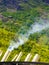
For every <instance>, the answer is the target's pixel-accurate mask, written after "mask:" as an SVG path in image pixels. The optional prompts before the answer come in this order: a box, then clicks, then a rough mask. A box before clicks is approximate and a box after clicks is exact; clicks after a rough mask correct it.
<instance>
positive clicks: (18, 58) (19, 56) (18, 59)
mask: <svg viewBox="0 0 49 65" xmlns="http://www.w3.org/2000/svg"><path fill="white" fill-rule="evenodd" d="M22 54H23V53H22V52H20V53H19V55H18V57H17V59H16V60H15V61H20V58H21V57H22Z"/></svg>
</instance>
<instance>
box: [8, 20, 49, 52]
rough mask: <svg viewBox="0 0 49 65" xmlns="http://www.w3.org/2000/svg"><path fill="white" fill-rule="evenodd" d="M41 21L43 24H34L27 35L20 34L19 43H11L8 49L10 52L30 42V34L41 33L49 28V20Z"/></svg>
mask: <svg viewBox="0 0 49 65" xmlns="http://www.w3.org/2000/svg"><path fill="white" fill-rule="evenodd" d="M39 21H40V22H41V23H40V22H39V23H37V22H35V23H34V24H32V25H31V27H30V29H29V30H28V32H27V33H26V34H24V35H23V34H20V37H18V41H17V42H14V41H11V43H10V46H9V48H8V49H9V50H10V51H12V50H13V49H14V48H18V47H19V46H20V45H22V44H24V43H25V42H26V41H27V40H28V37H29V36H30V34H34V33H35V32H40V31H42V30H44V29H47V28H49V20H43V19H41V20H39Z"/></svg>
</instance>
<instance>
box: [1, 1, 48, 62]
mask: <svg viewBox="0 0 49 65" xmlns="http://www.w3.org/2000/svg"><path fill="white" fill-rule="evenodd" d="M48 2H49V1H48V0H20V1H19V0H0V50H2V51H3V54H2V56H1V57H0V60H1V59H2V57H3V55H4V53H5V51H6V50H7V48H8V47H9V45H10V42H11V40H13V41H16V42H17V38H18V37H19V36H20V35H25V34H26V33H27V32H28V31H29V30H30V27H31V25H34V23H39V24H43V22H44V23H45V24H47V22H48V23H49V3H48ZM36 29H37V28H36ZM34 30H35V29H34ZM20 38H21V36H20ZM16 44H17V43H16ZM12 51H13V52H11V55H10V56H9V58H8V59H7V61H11V60H12V58H13V57H14V56H15V54H16V53H17V54H18V53H19V52H20V51H22V52H23V56H22V58H21V59H20V61H24V59H25V57H26V55H27V54H28V53H31V54H32V58H33V56H34V55H35V54H36V53H38V54H39V55H40V60H39V61H40V62H49V27H48V28H45V29H42V30H41V31H40V32H38V31H37V32H34V33H31V34H30V35H29V37H28V40H27V41H26V42H25V43H24V44H23V45H20V46H19V47H18V48H14V49H13V50H12ZM32 58H31V59H30V61H31V60H32Z"/></svg>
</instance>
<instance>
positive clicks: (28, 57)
mask: <svg viewBox="0 0 49 65" xmlns="http://www.w3.org/2000/svg"><path fill="white" fill-rule="evenodd" d="M31 56H32V55H31V54H30V53H29V54H28V55H27V57H26V58H25V60H24V61H29V60H30V58H31Z"/></svg>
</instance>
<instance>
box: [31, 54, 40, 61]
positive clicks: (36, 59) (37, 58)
mask: <svg viewBox="0 0 49 65" xmlns="http://www.w3.org/2000/svg"><path fill="white" fill-rule="evenodd" d="M38 60H39V55H38V54H36V55H35V56H34V58H33V60H32V62H38Z"/></svg>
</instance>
